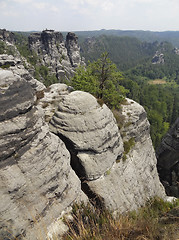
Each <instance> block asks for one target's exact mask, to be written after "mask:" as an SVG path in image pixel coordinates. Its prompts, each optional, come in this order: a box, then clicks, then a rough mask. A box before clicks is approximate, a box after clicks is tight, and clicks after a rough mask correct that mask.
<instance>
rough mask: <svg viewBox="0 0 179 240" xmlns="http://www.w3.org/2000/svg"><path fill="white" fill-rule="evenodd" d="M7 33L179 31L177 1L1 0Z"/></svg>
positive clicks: (2, 24) (0, 16)
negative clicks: (119, 30)
mask: <svg viewBox="0 0 179 240" xmlns="http://www.w3.org/2000/svg"><path fill="white" fill-rule="evenodd" d="M0 28H1V29H2V28H5V29H7V30H10V31H34V30H37V31H42V30H44V29H46V28H47V29H54V30H56V31H84V30H100V29H121V30H151V31H167V30H171V31H179V0H0Z"/></svg>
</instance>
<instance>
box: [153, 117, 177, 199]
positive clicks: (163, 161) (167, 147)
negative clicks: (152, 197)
mask: <svg viewBox="0 0 179 240" xmlns="http://www.w3.org/2000/svg"><path fill="white" fill-rule="evenodd" d="M157 159H158V162H157V165H158V172H159V176H160V180H161V182H162V183H163V185H164V187H165V190H166V193H167V195H169V196H175V197H179V118H177V120H176V122H175V123H174V125H173V126H172V128H171V129H170V130H169V132H168V133H167V134H166V136H165V137H164V138H163V140H162V143H161V145H160V147H159V148H158V150H157Z"/></svg>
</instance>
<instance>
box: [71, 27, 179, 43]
mask: <svg viewBox="0 0 179 240" xmlns="http://www.w3.org/2000/svg"><path fill="white" fill-rule="evenodd" d="M75 33H76V34H77V35H78V36H79V39H81V38H87V37H93V36H95V37H97V36H101V35H108V36H109V35H110V36H111V35H113V36H120V37H122V36H128V37H135V38H138V39H140V40H141V41H147V42H155V41H158V42H163V41H167V42H171V43H172V44H173V45H174V46H175V47H179V31H165V32H153V31H138V30H137V31H133V30H126V31H123V30H113V29H112V30H105V29H102V30H99V31H77V32H75Z"/></svg>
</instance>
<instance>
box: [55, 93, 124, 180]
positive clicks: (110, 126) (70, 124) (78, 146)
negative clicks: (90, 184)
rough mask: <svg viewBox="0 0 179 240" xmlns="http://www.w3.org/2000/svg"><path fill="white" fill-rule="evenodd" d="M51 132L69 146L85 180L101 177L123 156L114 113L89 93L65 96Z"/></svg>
mask: <svg viewBox="0 0 179 240" xmlns="http://www.w3.org/2000/svg"><path fill="white" fill-rule="evenodd" d="M50 128H51V130H52V131H53V132H54V133H55V134H57V135H58V136H59V137H60V138H62V139H63V140H64V141H65V142H66V145H67V146H68V149H69V151H70V152H71V155H72V166H73V167H74V169H75V171H76V172H77V174H78V175H79V176H80V177H81V178H85V179H86V180H94V179H97V178H99V177H100V176H102V175H103V174H104V173H105V172H106V171H107V170H108V169H110V168H111V167H112V166H113V164H114V162H115V161H116V159H117V157H118V156H120V155H122V151H123V147H122V141H121V137H120V134H119V131H118V128H117V125H116V122H115V119H114V117H113V114H112V112H111V111H110V110H109V109H108V107H107V106H106V105H103V106H102V107H101V106H100V105H99V104H98V103H97V100H96V98H95V97H93V96H92V95H90V94H89V93H85V92H80V91H75V92H72V93H70V94H69V95H67V96H65V97H64V98H63V100H62V101H61V102H60V103H59V106H58V111H57V112H56V113H55V115H54V116H53V118H52V120H51V122H50Z"/></svg>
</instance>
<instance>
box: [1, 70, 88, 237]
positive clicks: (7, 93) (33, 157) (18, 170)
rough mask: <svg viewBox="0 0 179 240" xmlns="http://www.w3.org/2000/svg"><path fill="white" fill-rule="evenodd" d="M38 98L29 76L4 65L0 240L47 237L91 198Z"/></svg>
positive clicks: (2, 84) (2, 72) (2, 71)
mask: <svg viewBox="0 0 179 240" xmlns="http://www.w3.org/2000/svg"><path fill="white" fill-rule="evenodd" d="M35 100H36V97H35V96H34V90H33V89H32V88H31V86H30V84H29V83H28V82H27V81H25V80H24V79H22V78H20V77H19V76H17V75H15V74H13V72H12V71H7V70H2V69H0V116H1V117H0V135H1V136H0V139H1V140H0V178H1V181H0V239H13V238H14V237H17V238H18V237H19V238H20V237H24V238H25V239H29V240H32V239H33V240H35V239H38V238H39V237H41V238H42V239H45V238H46V234H47V233H48V230H49V228H50V225H53V221H54V220H55V219H56V218H58V217H59V216H60V215H61V214H62V212H63V211H64V210H65V209H66V208H67V207H68V206H70V205H71V204H72V203H73V202H74V201H75V200H78V199H85V197H84V195H83V193H82V191H81V183H80V181H79V179H78V177H77V176H76V174H75V173H74V171H73V170H72V168H71V166H70V154H69V152H68V151H67V149H66V147H65V145H64V143H63V142H62V141H61V140H60V139H59V138H58V137H57V136H55V135H54V134H52V133H50V131H49V127H48V125H47V124H45V122H44V119H43V117H44V113H43V111H42V109H41V108H40V107H38V106H35ZM42 229H43V230H42Z"/></svg>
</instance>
